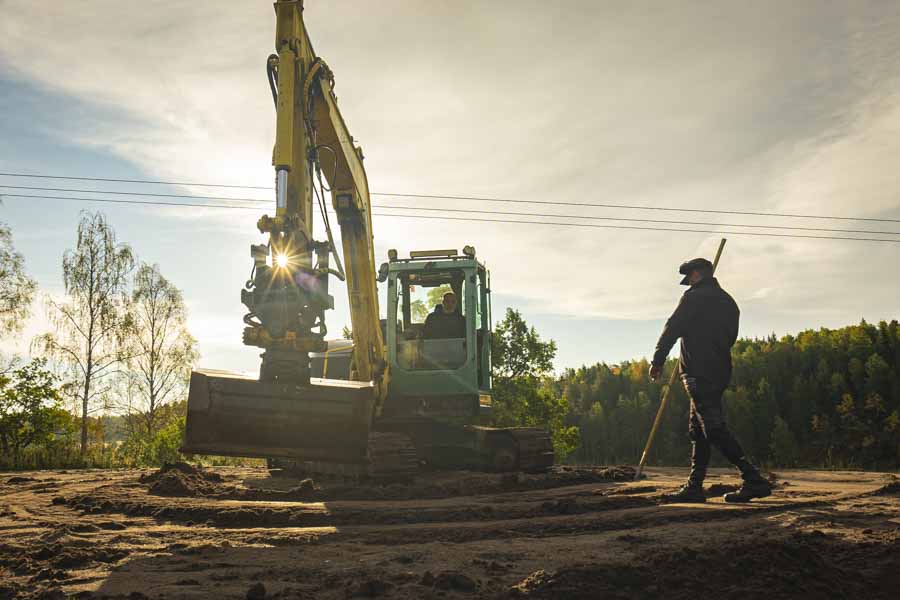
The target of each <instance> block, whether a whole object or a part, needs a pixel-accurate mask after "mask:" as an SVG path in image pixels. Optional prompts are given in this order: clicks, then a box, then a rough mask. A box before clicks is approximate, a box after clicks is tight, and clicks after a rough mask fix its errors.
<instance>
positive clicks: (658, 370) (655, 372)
mask: <svg viewBox="0 0 900 600" xmlns="http://www.w3.org/2000/svg"><path fill="white" fill-rule="evenodd" d="M660 377H662V365H650V380H651V381H657V380H658V379H659V378H660Z"/></svg>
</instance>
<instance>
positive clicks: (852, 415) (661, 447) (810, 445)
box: [553, 321, 900, 468]
mask: <svg viewBox="0 0 900 600" xmlns="http://www.w3.org/2000/svg"><path fill="white" fill-rule="evenodd" d="M732 357H733V361H734V375H733V377H732V383H731V387H730V388H729V389H728V390H726V392H725V396H724V402H725V409H726V417H727V421H728V423H729V427H730V428H731V429H732V431H733V432H734V433H735V435H736V437H737V438H738V440H740V442H741V444H742V445H743V446H744V449H745V451H746V452H747V453H748V454H749V455H750V456H751V457H752V458H753V459H754V460H756V461H758V462H761V463H767V464H771V465H775V466H795V465H796V466H813V467H823V466H824V467H845V466H854V467H865V468H896V467H897V465H900V325H898V323H897V321H891V322H890V323H888V322H881V323H879V324H878V325H877V326H875V325H870V324H868V323H866V322H865V321H863V322H861V323H860V324H859V325H853V326H849V327H843V328H841V329H834V330H832V329H825V328H823V329H820V330H818V331H812V330H810V331H803V332H801V333H799V334H797V335H796V336H791V335H787V336H784V337H782V338H780V339H778V338H776V337H775V336H770V337H768V338H765V339H741V340H738V342H737V343H736V344H735V346H734V348H733V350H732ZM673 366H674V360H673V361H670V362H669V363H668V365H667V368H672V367H673ZM665 380H667V378H666V377H663V381H665ZM553 386H554V388H555V389H556V391H557V393H558V394H560V395H561V396H563V397H565V398H566V399H567V400H568V405H569V414H568V416H567V422H569V423H572V424H575V425H577V427H578V428H579V430H580V432H581V444H580V445H579V447H578V449H577V450H576V451H575V453H574V456H573V458H574V459H575V460H577V461H583V462H606V463H612V462H633V461H635V460H637V459H638V458H639V456H640V452H641V449H642V447H643V444H644V442H645V441H646V439H647V434H648V433H649V429H650V425H651V423H652V421H653V417H654V415H655V412H656V409H657V407H658V406H659V398H660V393H661V386H660V385H659V384H657V383H653V382H650V381H649V380H648V378H647V373H646V363H645V362H644V361H639V362H624V363H621V364H619V365H607V364H604V363H601V364H595V365H593V366H585V367H581V368H579V369H568V370H566V371H565V372H564V373H563V374H562V376H561V377H560V378H559V379H557V380H556V381H554V383H553ZM688 409H689V401H688V399H687V396H686V395H685V393H684V390H683V389H682V388H681V386H680V385H679V386H677V387H676V388H674V389H673V390H672V393H671V394H670V397H669V407H668V409H667V411H666V413H665V415H664V416H663V423H662V424H661V428H660V430H659V432H658V434H657V438H656V441H655V442H654V446H653V450H652V453H651V456H650V463H651V464H669V465H682V464H687V461H688V456H689V451H690V446H689V440H688V439H687V437H686V435H685V429H686V425H687V419H688Z"/></svg>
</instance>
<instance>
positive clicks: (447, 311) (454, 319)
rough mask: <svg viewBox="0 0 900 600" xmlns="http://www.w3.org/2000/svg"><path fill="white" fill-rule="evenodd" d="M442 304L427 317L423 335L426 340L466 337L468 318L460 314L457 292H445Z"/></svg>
mask: <svg viewBox="0 0 900 600" xmlns="http://www.w3.org/2000/svg"><path fill="white" fill-rule="evenodd" d="M442 302H443V303H442V304H438V305H437V306H436V307H435V308H434V312H432V313H431V314H429V315H428V317H426V318H425V326H424V327H423V329H422V337H424V338H425V339H426V340H438V339H446V338H464V337H466V318H465V317H464V316H462V315H461V314H459V310H458V307H459V306H458V302H457V300H456V294H454V293H453V292H447V293H446V294H444V297H443V300H442Z"/></svg>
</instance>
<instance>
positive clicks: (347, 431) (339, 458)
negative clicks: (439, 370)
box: [181, 370, 375, 464]
mask: <svg viewBox="0 0 900 600" xmlns="http://www.w3.org/2000/svg"><path fill="white" fill-rule="evenodd" d="M374 399H375V395H374V387H373V386H372V384H371V383H368V382H359V381H343V380H336V379H312V380H311V381H310V385H308V386H296V385H288V384H281V383H261V382H259V381H258V380H256V379H255V378H252V377H248V376H246V375H241V374H238V373H230V372H228V371H213V370H200V371H194V372H193V373H191V388H190V394H189V396H188V413H187V426H186V429H185V439H184V445H183V447H182V448H181V451H182V452H185V453H187V454H213V455H224V456H246V457H260V458H276V457H279V458H289V459H294V460H297V461H321V462H327V463H344V464H346V463H351V464H352V463H363V462H365V461H366V460H367V454H366V448H367V443H368V439H369V430H370V425H371V422H372V408H373V405H374Z"/></svg>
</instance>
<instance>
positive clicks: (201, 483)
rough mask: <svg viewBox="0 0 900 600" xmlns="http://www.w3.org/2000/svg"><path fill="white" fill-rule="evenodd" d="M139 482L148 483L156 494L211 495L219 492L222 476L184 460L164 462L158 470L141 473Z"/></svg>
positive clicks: (152, 492) (151, 491) (151, 490)
mask: <svg viewBox="0 0 900 600" xmlns="http://www.w3.org/2000/svg"><path fill="white" fill-rule="evenodd" d="M139 481H140V482H141V483H146V484H149V488H148V489H149V491H150V493H151V494H156V495H157V496H212V495H216V494H218V493H221V492H222V490H221V489H220V486H219V484H221V483H222V482H223V481H224V478H223V477H222V476H221V475H219V474H218V473H216V472H214V471H206V470H203V469H200V468H197V467H195V466H193V465H189V464H187V463H185V462H176V463H166V464H164V465H163V466H162V467H161V468H160V469H159V470H158V471H155V472H153V473H149V474H144V475H141V477H140V478H139Z"/></svg>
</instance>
